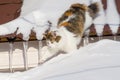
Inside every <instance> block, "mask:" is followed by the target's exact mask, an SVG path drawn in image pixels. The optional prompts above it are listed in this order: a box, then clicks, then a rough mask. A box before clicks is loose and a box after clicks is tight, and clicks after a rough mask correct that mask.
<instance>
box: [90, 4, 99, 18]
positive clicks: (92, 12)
mask: <svg viewBox="0 0 120 80" xmlns="http://www.w3.org/2000/svg"><path fill="white" fill-rule="evenodd" d="M88 11H89V13H90V15H91V17H93V18H95V17H96V16H97V14H98V12H99V11H100V4H99V3H98V2H95V3H92V4H90V5H89V6H88Z"/></svg>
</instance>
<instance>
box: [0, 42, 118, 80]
mask: <svg viewBox="0 0 120 80" xmlns="http://www.w3.org/2000/svg"><path fill="white" fill-rule="evenodd" d="M119 49H120V42H117V41H112V40H101V41H99V42H96V43H91V44H89V45H88V46H86V47H81V48H80V49H79V50H77V51H74V52H71V53H68V54H61V55H59V56H57V57H55V58H53V59H52V60H50V61H48V62H46V63H45V64H43V65H40V66H38V67H36V68H33V69H31V70H28V71H25V72H17V73H1V74H0V80H119V79H120V76H119V74H120V63H119V61H120V58H119V57H120V50H119Z"/></svg>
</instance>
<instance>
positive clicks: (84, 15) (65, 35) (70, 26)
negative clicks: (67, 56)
mask: <svg viewBox="0 0 120 80" xmlns="http://www.w3.org/2000/svg"><path fill="white" fill-rule="evenodd" d="M98 12H99V6H98V3H93V4H91V5H89V6H87V5H85V4H79V3H76V4H72V5H71V6H70V8H69V9H68V10H67V11H65V13H63V15H62V16H61V17H60V18H59V20H58V26H57V27H56V30H53V29H51V30H49V31H48V32H46V33H45V34H44V39H45V40H46V42H47V43H48V45H46V46H44V47H43V48H42V49H41V61H40V62H41V63H42V62H44V61H45V60H47V59H48V58H50V57H52V56H54V55H56V54H58V52H59V51H63V52H66V53H69V52H71V51H74V50H77V46H78V44H79V43H80V42H81V38H82V36H83V34H84V31H85V30H87V29H88V28H89V27H90V25H91V24H92V22H93V19H94V18H95V17H96V15H97V14H98ZM58 36H59V39H58V40H57V37H58ZM56 40H57V41H56Z"/></svg>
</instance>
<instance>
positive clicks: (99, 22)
mask: <svg viewBox="0 0 120 80" xmlns="http://www.w3.org/2000/svg"><path fill="white" fill-rule="evenodd" d="M96 1H98V2H99V6H100V12H99V13H98V17H97V18H96V19H95V20H94V21H93V23H94V25H95V29H96V32H97V35H98V36H102V33H103V28H104V25H105V24H106V17H105V11H104V9H103V5H102V0H92V2H96Z"/></svg>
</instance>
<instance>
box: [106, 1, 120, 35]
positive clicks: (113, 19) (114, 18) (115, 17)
mask: <svg viewBox="0 0 120 80" xmlns="http://www.w3.org/2000/svg"><path fill="white" fill-rule="evenodd" d="M107 5H108V8H107V10H106V21H107V24H109V26H110V28H111V30H112V32H113V34H116V33H117V30H118V27H119V24H120V18H119V17H120V15H119V13H118V11H117V8H116V4H115V0H108V2H107Z"/></svg>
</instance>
